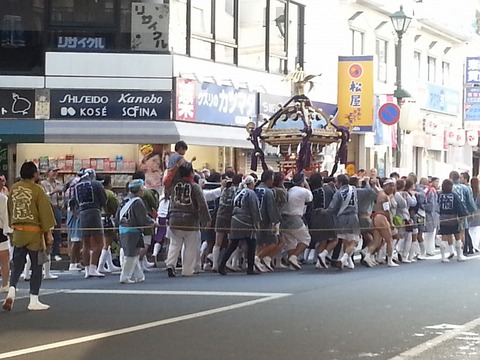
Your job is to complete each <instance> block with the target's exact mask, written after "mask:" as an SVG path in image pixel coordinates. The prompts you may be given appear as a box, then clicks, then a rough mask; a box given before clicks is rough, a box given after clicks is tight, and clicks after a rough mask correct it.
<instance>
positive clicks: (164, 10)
mask: <svg viewBox="0 0 480 360" xmlns="http://www.w3.org/2000/svg"><path fill="white" fill-rule="evenodd" d="M168 24H169V6H168V4H145V3H139V2H134V3H132V36H131V48H132V50H138V51H167V50H168Z"/></svg>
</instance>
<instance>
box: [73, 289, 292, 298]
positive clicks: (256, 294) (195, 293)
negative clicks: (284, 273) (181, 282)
mask: <svg viewBox="0 0 480 360" xmlns="http://www.w3.org/2000/svg"><path fill="white" fill-rule="evenodd" d="M65 292H66V293H68V294H112V295H191V296H248V297H279V296H280V297H283V296H289V295H291V294H286V293H260V292H235V291H233V292H229V291H161V290H159V291H157V290H95V289H75V290H67V291H65Z"/></svg>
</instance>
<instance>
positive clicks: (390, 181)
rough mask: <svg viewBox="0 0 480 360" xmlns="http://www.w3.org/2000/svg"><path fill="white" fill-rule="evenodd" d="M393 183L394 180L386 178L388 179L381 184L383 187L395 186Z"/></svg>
mask: <svg viewBox="0 0 480 360" xmlns="http://www.w3.org/2000/svg"><path fill="white" fill-rule="evenodd" d="M395 182H396V181H395V180H394V179H392V178H388V179H385V181H384V182H383V186H386V185H391V184H395Z"/></svg>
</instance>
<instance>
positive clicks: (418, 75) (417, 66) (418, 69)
mask: <svg viewBox="0 0 480 360" xmlns="http://www.w3.org/2000/svg"><path fill="white" fill-rule="evenodd" d="M413 62H414V65H413V71H414V77H415V79H417V80H421V79H422V54H421V53H420V52H419V51H414V53H413Z"/></svg>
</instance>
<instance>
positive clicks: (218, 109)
mask: <svg viewBox="0 0 480 360" xmlns="http://www.w3.org/2000/svg"><path fill="white" fill-rule="evenodd" d="M175 91H176V94H175V98H176V101H175V115H176V116H175V119H176V120H183V121H193V122H198V123H207V124H218V125H233V126H245V125H247V124H248V123H249V122H251V121H253V120H254V119H255V118H256V116H257V110H258V109H257V100H258V99H257V98H258V96H257V93H256V92H254V91H249V90H247V89H239V88H235V87H233V86H226V85H217V84H213V83H207V82H202V83H199V82H196V81H195V80H189V79H182V78H178V79H177V81H176V90H175Z"/></svg>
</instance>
